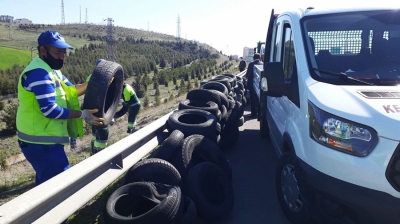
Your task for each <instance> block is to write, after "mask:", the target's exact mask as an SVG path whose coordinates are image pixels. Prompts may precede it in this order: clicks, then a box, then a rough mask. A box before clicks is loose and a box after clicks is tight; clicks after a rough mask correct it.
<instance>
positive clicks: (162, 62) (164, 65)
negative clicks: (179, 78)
mask: <svg viewBox="0 0 400 224" xmlns="http://www.w3.org/2000/svg"><path fill="white" fill-rule="evenodd" d="M166 66H167V63H166V62H165V59H164V58H161V61H160V67H161V68H165V67H166Z"/></svg>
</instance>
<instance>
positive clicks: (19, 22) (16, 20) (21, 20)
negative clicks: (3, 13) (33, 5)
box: [14, 18, 32, 24]
mask: <svg viewBox="0 0 400 224" xmlns="http://www.w3.org/2000/svg"><path fill="white" fill-rule="evenodd" d="M14 22H15V23H18V24H32V20H29V19H25V18H22V19H15V20H14Z"/></svg>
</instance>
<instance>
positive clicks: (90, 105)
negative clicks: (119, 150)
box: [82, 60, 124, 125]
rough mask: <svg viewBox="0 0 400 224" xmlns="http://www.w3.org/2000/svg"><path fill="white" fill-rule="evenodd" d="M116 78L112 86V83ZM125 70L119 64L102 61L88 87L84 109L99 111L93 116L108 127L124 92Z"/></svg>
mask: <svg viewBox="0 0 400 224" xmlns="http://www.w3.org/2000/svg"><path fill="white" fill-rule="evenodd" d="M112 77H114V80H113V82H112V83H111V84H109V83H110V81H111V79H112ZM123 81H124V70H123V69H122V66H121V65H120V64H118V63H115V62H112V61H105V60H104V61H102V62H100V63H99V64H98V65H97V66H96V68H95V69H94V71H93V73H92V76H91V78H90V80H89V83H88V85H87V89H86V92H85V96H84V99H83V104H82V109H98V110H99V111H98V112H96V113H94V114H93V115H94V116H96V117H102V118H104V121H103V124H104V125H108V124H109V123H110V122H111V120H112V119H113V118H114V115H115V112H116V111H117V108H118V104H119V100H120V99H121V94H122V90H123Z"/></svg>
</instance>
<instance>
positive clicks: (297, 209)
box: [275, 156, 310, 224]
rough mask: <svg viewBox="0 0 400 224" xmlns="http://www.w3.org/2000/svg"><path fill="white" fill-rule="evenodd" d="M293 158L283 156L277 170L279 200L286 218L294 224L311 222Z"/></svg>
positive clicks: (276, 181) (276, 180) (276, 179)
mask: <svg viewBox="0 0 400 224" xmlns="http://www.w3.org/2000/svg"><path fill="white" fill-rule="evenodd" d="M296 168H297V166H296V165H295V160H294V158H293V156H282V157H281V158H280V160H279V164H278V166H277V169H276V176H275V183H276V193H277V195H278V200H279V203H280V205H281V208H282V210H283V213H285V215H286V217H287V218H288V219H289V220H290V221H291V222H292V223H294V224H306V223H309V222H310V215H309V211H308V210H309V209H308V204H307V201H306V200H305V199H304V197H303V196H302V194H301V192H300V188H299V184H298V181H297V175H296Z"/></svg>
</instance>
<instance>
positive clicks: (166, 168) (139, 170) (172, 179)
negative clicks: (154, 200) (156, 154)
mask: <svg viewBox="0 0 400 224" xmlns="http://www.w3.org/2000/svg"><path fill="white" fill-rule="evenodd" d="M141 181H145V182H154V183H158V184H167V185H172V186H179V187H180V186H181V175H180V174H179V172H178V170H176V168H175V167H174V166H173V165H172V164H171V163H169V162H167V161H165V160H163V159H158V158H149V159H145V160H142V161H140V162H138V163H136V164H135V165H134V166H132V167H131V168H130V169H129V171H128V172H127V173H126V175H125V180H124V185H126V184H130V183H134V182H141Z"/></svg>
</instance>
